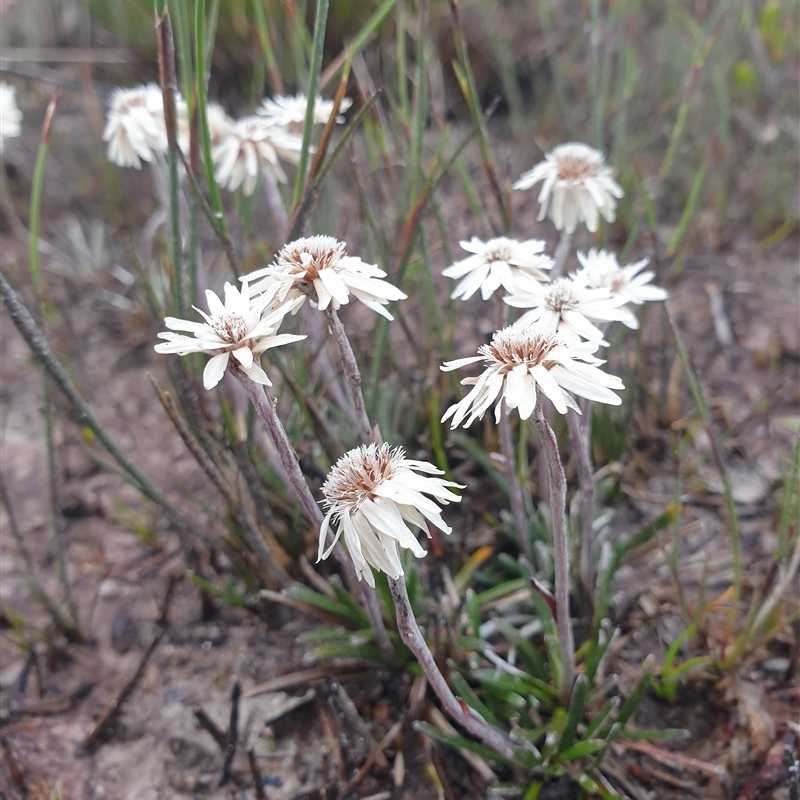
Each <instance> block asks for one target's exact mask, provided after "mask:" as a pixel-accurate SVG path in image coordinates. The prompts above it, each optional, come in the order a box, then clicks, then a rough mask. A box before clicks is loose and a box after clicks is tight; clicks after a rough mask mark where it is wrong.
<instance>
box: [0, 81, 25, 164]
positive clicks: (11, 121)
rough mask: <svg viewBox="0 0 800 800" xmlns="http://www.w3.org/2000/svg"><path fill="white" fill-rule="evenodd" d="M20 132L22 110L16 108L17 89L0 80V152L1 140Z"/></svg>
mask: <svg viewBox="0 0 800 800" xmlns="http://www.w3.org/2000/svg"><path fill="white" fill-rule="evenodd" d="M21 132H22V112H21V111H20V110H19V108H17V89H16V87H15V86H11V85H10V84H8V83H6V82H5V81H0V153H2V152H3V141H4V140H5V139H13V138H14V137H15V136H19V135H20V133H21Z"/></svg>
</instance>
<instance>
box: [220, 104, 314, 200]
mask: <svg viewBox="0 0 800 800" xmlns="http://www.w3.org/2000/svg"><path fill="white" fill-rule="evenodd" d="M302 145H303V142H302V140H301V139H300V137H299V136H295V135H294V134H293V133H289V132H288V131H286V130H285V129H284V128H279V127H276V126H275V125H272V124H271V123H270V122H269V121H268V120H266V119H264V118H262V117H245V119H240V120H239V121H238V122H234V123H233V125H232V127H231V129H230V131H229V132H228V135H227V136H225V137H224V138H223V139H222V140H221V141H220V142H219V143H218V144H217V145H216V146H215V147H214V149H213V151H212V153H211V157H212V159H213V161H214V178H215V179H216V181H217V183H218V184H220V186H223V187H224V188H226V189H229V190H230V191H232V192H235V191H236V190H237V189H238V188H239V187H240V186H241V187H242V191H243V192H244V193H245V195H248V196H249V195H251V194H253V192H254V191H255V188H256V185H257V184H258V177H259V175H262V174H263V175H270V176H271V177H272V178H274V179H275V180H277V181H280V182H281V183H286V174H285V173H284V171H283V169H282V168H281V165H280V163H279V162H278V158H282V159H283V160H284V161H288V162H290V163H292V164H296V163H297V162H298V161H299V160H300V151H301V149H302Z"/></svg>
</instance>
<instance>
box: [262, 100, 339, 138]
mask: <svg viewBox="0 0 800 800" xmlns="http://www.w3.org/2000/svg"><path fill="white" fill-rule="evenodd" d="M351 105H353V101H352V100H351V99H350V98H349V97H344V98H342V102H341V103H340V105H339V111H340V112H344V111H347V109H348V108H350V106H351ZM307 106H308V97H306V95H304V94H297V95H295V96H294V97H289V96H287V97H283V96H281V95H276V96H275V97H268V98H265V99H264V100H263V101H262V103H261V108H259V109H258V110H257V111H256V114H258V115H259V116H263V117H266V118H267V119H268V120H269V121H270V122H271V123H272V124H273V125H278V126H280V127H283V128H287V129H288V130H290V131H293V132H295V133H300V132H302V130H303V124H304V123H305V120H306V108H307ZM332 113H333V100H323V99H322V97H320V96H319V95H317V96H316V97H315V98H314V124H315V125H325V124H326V123H327V121H328V120H329V119H330V116H331V114H332ZM336 121H337V122H344V117H343V116H341V115H340V116H338V117H337V118H336Z"/></svg>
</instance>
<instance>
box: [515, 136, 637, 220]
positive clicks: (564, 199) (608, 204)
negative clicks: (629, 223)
mask: <svg viewBox="0 0 800 800" xmlns="http://www.w3.org/2000/svg"><path fill="white" fill-rule="evenodd" d="M539 181H544V183H543V184H542V188H541V191H540V192H539V205H540V206H541V208H540V210H539V219H540V220H542V219H544V218H545V215H546V214H547V209H548V203H549V202H550V198H551V195H552V200H553V202H552V205H550V218H551V219H552V220H553V224H554V225H555V226H556V228H558V230H561V229H562V228H563V229H564V230H566V231H567V233H572V232H573V231H574V230H575V226H576V225H577V223H578V222H581V221H583V222H585V223H586V227H587V228H588V229H589V230H590V231H592V232H593V233H594V231H596V230H597V223H598V212H599V213H600V214H602V216H603V217H604V219H606V220H607V221H608V222H613V221H614V217H615V215H616V208H617V200H616V198H619V197H622V196H623V194H624V192H623V191H622V189H621V188H620V186H619V184H618V183H617V182H616V181H615V180H614V179H613V178H612V177H611V170H610V169H609V168H608V167H607V166H606V165H605V163H604V160H603V154H602V153H600V152H598V151H597V150H594V149H592V148H591V147H589V146H588V145H585V144H578V143H577V142H570V143H569V144H561V145H559V146H558V147H555V148H553V150H551V151H550V152H549V153H547V154H546V155H545V160H544V161H542V162H541V163H539V164H537V165H536V166H535V167H534V168H533V169H531V170H529V171H528V172H525V173H523V174H522V175H521V176H520V178H519V180H518V181H517V182H516V183H515V184H514V187H513V188H514V189H530V187H531V186H533V185H534V184H535V183H538V182H539Z"/></svg>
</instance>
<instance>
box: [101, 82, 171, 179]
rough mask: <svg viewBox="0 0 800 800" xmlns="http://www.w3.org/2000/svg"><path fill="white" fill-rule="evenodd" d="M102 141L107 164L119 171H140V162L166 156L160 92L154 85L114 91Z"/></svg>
mask: <svg viewBox="0 0 800 800" xmlns="http://www.w3.org/2000/svg"><path fill="white" fill-rule="evenodd" d="M179 113H180V112H179ZM103 141H105V142H108V160H109V161H113V162H114V163H115V164H118V165H119V166H120V167H133V168H134V169H141V167H142V161H147V162H150V161H152V160H153V154H154V153H163V152H165V151H166V149H167V129H166V125H165V123H164V99H163V96H162V94H161V89H160V88H159V87H158V86H157V85H156V84H155V83H149V84H147V86H136V87H134V88H133V89H114V91H113V92H112V93H111V99H110V101H109V108H108V116H107V118H106V127H105V130H104V131H103Z"/></svg>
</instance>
